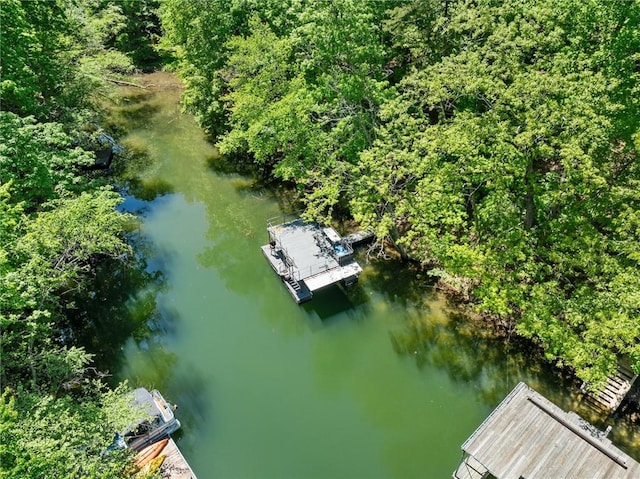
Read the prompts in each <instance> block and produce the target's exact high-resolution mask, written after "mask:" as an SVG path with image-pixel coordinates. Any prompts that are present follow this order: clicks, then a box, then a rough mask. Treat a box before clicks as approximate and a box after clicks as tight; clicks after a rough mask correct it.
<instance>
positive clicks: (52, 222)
mask: <svg viewBox="0 0 640 479" xmlns="http://www.w3.org/2000/svg"><path fill="white" fill-rule="evenodd" d="M151 6H153V2H134V1H130V2H94V1H89V0H87V1H79V2H63V1H58V2H52V1H42V2H20V1H17V0H1V1H0V25H1V27H2V83H0V92H1V95H2V111H1V112H0V138H1V140H0V327H1V331H2V333H1V334H2V335H1V354H2V359H1V365H0V385H1V386H2V393H1V396H0V418H1V419H0V421H1V422H0V477H2V478H42V477H92V478H93V477H95V478H98V477H104V478H112V477H118V476H120V475H121V474H122V471H123V468H124V466H125V465H126V464H127V463H128V462H129V461H130V453H129V452H128V451H112V452H110V453H109V454H104V452H105V449H106V448H107V446H108V445H109V444H110V443H111V441H112V439H113V437H114V432H115V431H121V430H123V429H124V427H125V426H126V425H127V424H129V423H130V422H131V421H132V419H133V415H134V414H139V412H137V411H133V410H132V408H131V397H130V396H129V395H128V391H129V388H128V386H127V385H126V384H121V385H118V386H115V387H113V388H109V387H107V385H106V384H105V382H104V378H103V373H102V372H99V371H97V370H96V369H95V367H94V364H93V363H92V357H93V354H92V353H91V352H90V351H87V350H86V349H84V348H82V347H80V346H79V344H78V341H77V337H78V336H82V334H83V332H84V330H85V329H87V328H88V327H90V321H87V322H86V323H87V324H72V323H71V322H70V320H69V318H70V312H72V311H75V310H76V309H77V306H76V304H75V298H82V297H86V296H90V295H91V294H93V291H94V290H95V287H96V285H95V276H96V273H97V271H98V268H99V265H100V264H102V263H104V262H105V261H106V260H108V259H113V260H115V261H120V262H122V263H123V266H122V268H126V266H125V264H126V263H130V262H132V259H131V258H132V251H131V248H130V246H129V245H128V244H127V242H126V241H125V238H124V233H125V232H126V230H127V229H130V228H131V227H132V226H134V222H133V221H134V218H133V217H131V216H129V215H125V214H121V213H118V212H117V211H116V206H117V205H118V204H119V203H120V201H121V198H120V195H119V194H118V193H117V192H115V191H113V190H112V189H111V188H110V187H109V185H108V182H107V181H106V180H105V178H104V176H103V175H99V174H96V173H94V172H91V171H90V170H89V168H90V167H91V166H93V162H94V159H95V158H94V154H93V152H92V151H91V150H92V148H96V147H98V145H99V143H98V135H99V131H98V129H97V126H95V125H96V119H97V118H98V108H97V105H98V104H97V101H98V100H100V95H105V94H107V93H108V88H109V86H108V85H109V83H110V82H112V81H113V80H116V79H118V78H121V75H123V74H126V73H131V72H133V71H134V70H135V68H136V65H135V62H136V61H142V60H149V56H148V55H147V56H145V55H144V54H145V51H146V50H145V49H144V48H140V47H139V46H138V44H143V43H146V44H147V45H148V44H149V42H148V39H147V40H146V41H145V39H144V38H141V35H138V34H135V38H133V37H132V36H131V35H132V34H133V32H137V31H139V24H138V23H136V22H138V21H139V20H140V19H141V18H143V17H144V15H145V12H146V9H149V8H150V7H151ZM127 35H129V36H128V37H127ZM133 53H136V54H133ZM122 268H121V269H122Z"/></svg>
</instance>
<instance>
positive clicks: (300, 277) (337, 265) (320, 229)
mask: <svg viewBox="0 0 640 479" xmlns="http://www.w3.org/2000/svg"><path fill="white" fill-rule="evenodd" d="M267 232H268V234H269V243H268V244H266V245H264V246H262V247H261V249H262V253H263V254H264V256H265V258H266V259H267V261H268V262H269V264H270V265H271V267H272V268H273V270H274V271H275V272H276V273H277V274H278V276H279V277H280V278H281V279H282V281H283V283H284V284H285V286H286V287H287V290H288V291H289V293H290V294H291V296H292V297H293V299H294V300H295V301H296V302H297V303H298V304H300V303H303V302H305V301H309V300H311V298H312V297H313V292H314V291H316V290H318V289H320V288H324V287H326V286H329V285H331V284H335V283H342V284H344V285H345V286H350V285H353V284H355V283H356V282H357V281H358V275H359V274H360V273H361V272H362V268H361V267H360V265H359V264H358V263H357V262H356V261H355V260H354V259H353V247H352V242H349V241H347V240H346V239H345V238H342V237H341V236H340V235H339V234H338V232H337V231H336V230H335V229H334V228H331V227H326V226H321V225H318V224H317V223H307V222H305V221H303V220H302V219H296V220H293V221H289V222H285V223H280V224H276V225H274V224H272V222H271V221H270V222H269V223H268V227H267ZM363 237H364V235H363ZM355 239H357V238H354V240H355ZM362 241H364V240H363V239H361V240H360V242H362Z"/></svg>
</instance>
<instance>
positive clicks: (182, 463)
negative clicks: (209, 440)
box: [160, 438, 197, 479]
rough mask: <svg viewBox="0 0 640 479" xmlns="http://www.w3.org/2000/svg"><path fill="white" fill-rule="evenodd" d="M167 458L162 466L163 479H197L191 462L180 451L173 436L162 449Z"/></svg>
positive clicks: (161, 474)
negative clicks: (190, 464)
mask: <svg viewBox="0 0 640 479" xmlns="http://www.w3.org/2000/svg"><path fill="white" fill-rule="evenodd" d="M162 454H164V455H166V456H167V457H166V459H165V460H164V462H163V463H162V466H161V467H160V476H161V477H162V478H163V479H197V478H196V475H195V473H194V472H193V470H192V469H191V466H189V463H188V462H187V460H186V459H185V458H184V456H183V455H182V452H180V449H179V448H178V446H177V445H176V443H175V441H174V440H173V439H172V438H169V442H168V443H167V445H166V446H165V448H164V449H163V450H162Z"/></svg>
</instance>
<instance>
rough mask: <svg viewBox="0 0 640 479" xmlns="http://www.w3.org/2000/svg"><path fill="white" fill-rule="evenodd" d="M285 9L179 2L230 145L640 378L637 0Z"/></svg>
mask: <svg viewBox="0 0 640 479" xmlns="http://www.w3.org/2000/svg"><path fill="white" fill-rule="evenodd" d="M283 4H284V5H285V6H284V7H276V6H274V5H273V4H272V3H270V2H267V3H264V4H259V3H254V2H250V1H242V2H241V1H239V2H232V5H231V8H229V9H227V10H226V12H223V11H222V10H223V9H222V4H221V3H220V2H210V3H209V4H208V5H207V6H206V7H203V6H202V4H201V3H199V2H194V1H189V0H170V1H168V2H166V4H165V5H164V7H163V10H162V19H163V22H164V25H165V28H166V29H167V31H168V33H169V35H168V38H169V40H170V41H172V42H173V43H174V44H175V45H176V46H177V48H178V49H179V54H180V56H181V58H182V62H183V63H182V71H183V73H184V75H185V77H186V78H187V91H186V96H185V98H186V104H187V106H188V107H190V108H191V109H193V110H195V111H196V112H197V113H198V114H199V116H200V118H201V120H202V121H203V123H204V124H205V125H207V126H208V127H210V130H212V131H215V132H221V134H220V135H219V146H220V149H221V151H222V152H223V153H224V154H227V155H233V157H234V158H239V159H240V160H241V161H243V162H248V161H249V162H253V163H254V165H255V169H256V171H258V172H259V173H260V174H261V175H265V176H267V177H268V176H270V175H273V176H275V177H278V178H281V179H285V180H288V181H292V182H295V184H296V185H297V186H298V188H299V190H300V192H301V196H302V199H303V200H304V201H305V203H306V205H307V211H306V213H305V214H306V216H307V217H308V218H321V217H325V218H326V217H327V216H330V214H331V212H332V211H333V210H334V209H335V208H336V207H341V208H343V209H344V210H348V211H349V212H350V213H351V214H352V215H353V216H354V217H355V219H356V220H357V221H359V222H360V223H361V224H362V225H363V226H365V227H368V228H371V229H374V230H375V231H376V233H377V237H378V241H379V245H380V246H381V247H383V246H384V244H385V243H387V242H391V243H393V244H394V245H395V246H396V247H397V248H398V249H400V251H401V253H402V254H403V256H405V257H411V258H414V259H417V260H419V261H420V262H422V264H423V265H424V267H425V268H427V269H428V270H429V271H430V272H431V274H432V275H433V276H434V277H436V278H439V279H440V281H441V282H442V283H443V284H446V285H447V287H448V288H450V289H452V290H454V291H455V292H456V293H458V294H460V295H461V296H462V297H463V298H465V299H466V300H468V301H471V302H472V303H474V304H475V305H476V306H477V308H478V310H479V311H480V312H482V313H483V314H486V315H490V316H492V317H494V318H495V319H496V321H497V322H498V323H499V324H500V325H502V326H504V327H505V328H507V329H508V330H509V331H517V332H519V333H520V334H522V335H524V336H526V337H529V338H532V339H534V340H535V341H537V342H538V343H539V344H541V345H542V346H543V347H544V349H545V351H546V354H547V357H548V358H549V359H550V360H554V361H558V362H559V363H561V364H563V365H568V366H570V367H572V368H574V370H575V371H576V372H577V374H578V376H579V377H580V378H582V379H583V380H585V381H587V382H589V383H590V384H592V385H593V386H597V385H598V384H601V383H602V381H603V380H604V378H605V376H606V375H607V374H609V373H610V372H612V371H613V368H614V367H615V363H616V359H617V357H619V356H626V357H628V358H630V359H631V362H632V363H633V366H634V368H635V369H636V371H640V362H639V357H640V345H639V343H638V341H637V338H638V337H640V334H639V333H640V331H639V330H638V329H639V328H640V321H638V317H639V315H640V309H639V308H638V304H637V297H638V294H639V293H638V290H637V287H638V286H637V285H638V284H639V283H638V281H637V279H638V278H637V275H638V273H637V271H638V270H639V268H638V266H639V265H638V257H637V253H635V252H636V251H638V250H639V249H640V238H639V237H638V228H637V217H638V211H639V208H640V203H638V193H637V192H638V191H639V189H638V184H637V183H638V179H639V177H638V173H639V172H638V169H637V168H638V167H637V164H638V161H637V158H638V149H637V148H634V141H633V138H632V136H633V135H634V134H636V132H637V131H638V130H639V126H640V125H639V120H638V118H640V114H639V113H640V112H639V110H638V98H640V96H639V95H638V93H639V92H638V88H639V87H638V85H640V82H639V80H640V70H639V69H638V61H639V57H638V51H640V28H638V19H639V18H640V2H638V1H637V0H633V1H627V0H620V1H608V0H590V1H588V2H583V1H579V0H561V1H551V0H548V1H547V0H543V1H533V0H532V1H528V0H525V1H522V2H516V3H513V2H506V1H494V0H468V1H466V0H429V1H424V2H410V1H407V2H403V1H400V2H373V1H371V2H351V1H349V0H343V1H340V2H304V1H298V2H295V1H290V2H283ZM216 20H218V21H217V22H216ZM225 122H226V123H225ZM214 126H215V128H214ZM636 141H637V137H636ZM381 251H382V250H381Z"/></svg>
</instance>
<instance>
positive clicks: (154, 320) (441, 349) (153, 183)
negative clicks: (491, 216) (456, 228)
mask: <svg viewBox="0 0 640 479" xmlns="http://www.w3.org/2000/svg"><path fill="white" fill-rule="evenodd" d="M145 81H147V82H150V83H152V84H154V85H156V87H155V88H154V87H151V88H149V89H148V90H143V91H141V90H139V89H138V90H136V89H130V90H123V98H124V100H123V103H122V105H121V106H120V107H119V108H117V109H114V112H115V113H114V114H115V115H116V120H113V121H114V122H115V123H118V122H119V121H120V122H126V123H127V124H128V126H129V128H130V130H129V131H128V134H127V135H126V136H125V137H123V138H121V141H122V143H123V144H124V145H125V146H127V147H128V148H129V149H130V150H132V151H138V152H146V153H147V154H148V159H147V160H140V161H139V162H138V165H137V168H138V170H137V171H136V172H135V173H131V169H130V171H129V173H128V174H129V178H130V179H131V180H132V183H131V185H132V186H131V188H130V190H129V191H128V193H127V196H126V201H125V203H124V204H123V206H122V208H123V209H125V210H128V211H131V212H134V213H136V214H137V215H138V216H139V217H140V218H141V224H140V230H139V232H138V233H134V234H132V244H133V245H134V247H135V248H136V251H137V252H138V256H139V261H140V265H141V268H142V269H141V271H140V272H139V275H140V278H142V279H140V278H139V280H136V281H131V283H130V284H125V282H124V281H123V282H122V283H120V284H121V287H120V288H119V296H118V297H119V300H118V301H120V303H121V304H120V305H114V304H111V305H110V306H109V308H110V309H109V311H111V313H110V314H111V315H112V317H113V316H115V315H117V316H118V317H119V318H120V321H124V320H123V319H122V318H123V317H126V318H128V319H127V321H129V322H130V323H136V322H137V323H136V324H138V326H139V327H138V328H137V329H136V330H135V331H134V330H131V331H128V330H126V328H125V329H122V330H121V334H120V337H119V338H118V339H117V340H114V342H115V344H114V345H111V344H105V345H104V347H105V348H107V349H108V348H113V349H116V351H115V352H114V351H112V350H109V351H108V352H109V355H111V356H114V357H115V358H116V359H117V361H114V362H113V363H112V367H113V368H115V369H114V370H113V372H114V377H115V379H117V380H121V379H127V380H128V381H129V382H130V384H131V385H132V386H139V385H142V386H145V387H147V388H157V389H159V390H161V392H162V393H163V394H164V396H165V397H166V398H168V399H169V400H170V401H172V402H175V403H177V404H178V405H179V407H180V409H179V410H178V412H177V416H178V418H179V419H180V421H181V422H182V429H181V431H180V432H179V434H178V435H177V439H178V443H179V445H180V447H181V449H182V451H183V453H184V455H185V456H186V458H187V459H188V460H189V462H190V464H191V466H192V467H193V469H194V470H195V472H196V473H197V474H198V477H199V478H200V479H206V478H299V479H304V478H336V479H338V478H447V477H451V473H452V471H453V470H454V469H455V467H456V466H457V463H458V461H459V459H460V455H461V454H460V446H461V444H462V443H463V442H464V440H465V439H466V438H467V437H468V436H469V435H470V434H471V433H472V432H473V431H474V429H475V428H476V427H477V426H478V425H479V424H480V423H481V422H482V421H483V420H484V418H485V417H486V416H487V415H488V414H489V412H490V411H491V410H492V409H493V407H495V406H496V405H497V404H498V402H499V401H500V400H501V399H502V398H503V397H504V395H506V394H507V393H508V392H509V391H510V390H511V389H512V388H513V387H514V386H515V385H516V384H517V382H518V381H521V380H524V381H526V382H527V383H528V384H530V385H531V386H532V387H534V388H536V389H538V390H539V391H540V392H541V393H543V394H546V395H548V396H549V397H551V398H552V399H553V400H555V401H556V402H559V403H563V402H565V403H567V402H568V401H570V398H569V397H565V396H563V393H562V391H565V390H566V389H565V388H564V387H563V385H562V384H560V380H559V379H557V378H556V377H555V376H551V375H549V374H548V372H546V371H545V369H544V368H543V367H542V366H540V365H539V364H533V363H531V362H528V361H527V360H526V358H525V357H524V356H523V354H521V353H520V352H518V348H517V347H516V346H512V347H509V345H504V344H503V343H502V342H499V341H495V340H491V339H483V337H482V335H481V334H480V332H479V330H477V329H476V327H475V326H474V325H473V324H472V323H470V322H468V321H467V320H465V319H464V318H462V317H460V316H458V315H456V314H454V313H452V312H451V311H448V310H447V308H446V307H445V303H444V302H443V300H442V299H441V298H439V297H438V296H437V295H435V294H434V293H433V291H432V290H431V289H430V288H428V287H427V286H424V283H423V282H421V281H419V280H418V279H416V278H415V273H414V272H412V271H411V269H410V268H407V267H406V266H403V265H399V264H397V263H394V262H391V261H371V262H367V259H366V258H365V256H364V253H362V252H361V253H360V256H359V260H360V262H361V264H362V265H363V266H364V269H365V271H364V273H363V275H362V276H361V280H360V282H359V284H358V285H356V287H355V288H354V289H353V290H352V291H349V292H348V293H345V292H344V291H343V290H342V289H340V288H338V287H332V288H328V289H327V290H324V291H321V292H319V293H317V294H316V295H315V297H314V299H313V301H312V302H310V303H306V304H304V305H302V306H298V305H296V304H295V303H294V301H293V300H292V298H291V297H290V296H289V294H288V293H287V291H286V290H285V288H284V286H283V285H282V283H281V282H280V281H279V279H278V278H277V276H276V275H275V273H274V272H273V271H272V269H271V268H270V266H269V265H268V264H267V262H266V261H265V259H264V257H263V256H262V253H261V251H260V246H261V245H262V244H265V243H266V242H267V234H266V220H267V219H268V218H271V217H274V216H277V215H280V214H282V213H284V212H289V211H287V208H288V207H287V201H286V194H281V193H278V192H274V191H271V190H269V189H264V188H259V187H256V186H255V185H254V184H253V183H252V181H251V180H250V179H249V178H245V177H242V176H240V175H237V174H234V173H228V172H224V168H223V163H222V162H221V161H220V160H218V159H217V156H216V151H215V149H214V148H213V147H212V146H211V144H210V143H209V142H207V141H206V138H205V136H204V134H203V132H202V131H201V130H200V129H199V128H198V126H197V125H196V123H195V121H194V119H193V118H192V117H191V116H189V115H184V114H181V113H180V106H179V94H180V92H179V89H178V88H177V87H175V86H172V84H173V82H175V80H173V79H172V78H171V77H170V76H168V75H167V74H155V75H154V76H151V77H147V78H146V80H145ZM158 85H160V86H158ZM116 161H118V159H116ZM124 176H125V177H126V174H125V175H124ZM105 301H106V302H109V300H108V299H105ZM123 324H124V323H123ZM123 328H124V326H123Z"/></svg>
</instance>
